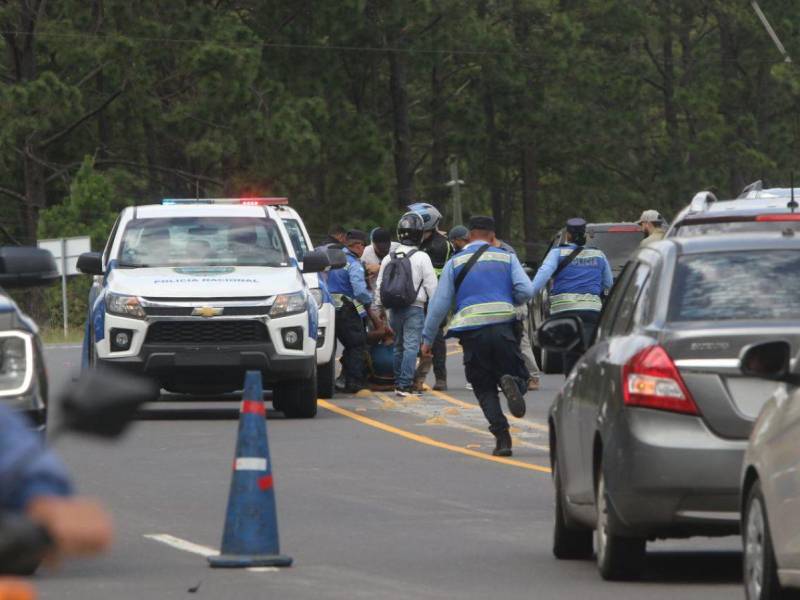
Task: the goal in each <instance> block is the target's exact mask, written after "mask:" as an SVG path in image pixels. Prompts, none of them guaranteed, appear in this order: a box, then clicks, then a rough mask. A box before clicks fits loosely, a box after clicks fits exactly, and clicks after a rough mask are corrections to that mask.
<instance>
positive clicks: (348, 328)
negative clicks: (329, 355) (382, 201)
mask: <svg viewBox="0 0 800 600" xmlns="http://www.w3.org/2000/svg"><path fill="white" fill-rule="evenodd" d="M366 244H367V234H366V233H364V232H363V231H359V230H356V229H354V230H352V231H348V232H347V238H346V239H345V249H344V253H345V256H347V265H345V266H344V267H342V268H341V269H334V270H332V271H330V272H329V273H328V282H327V285H328V291H329V292H330V294H331V297H332V298H333V304H334V306H335V307H336V338H337V339H338V340H339V342H340V343H341V344H342V346H344V350H343V352H342V369H343V370H344V375H345V387H344V391H345V392H347V393H348V394H354V393H356V392H358V391H359V390H362V389H365V388H366V387H367V384H366V363H365V357H366V352H367V332H366V330H365V329H364V317H366V316H367V311H368V310H369V305H370V304H371V303H372V292H370V291H369V288H368V287H367V281H366V277H365V273H364V265H362V264H361V255H362V254H363V253H364V248H365V247H366Z"/></svg>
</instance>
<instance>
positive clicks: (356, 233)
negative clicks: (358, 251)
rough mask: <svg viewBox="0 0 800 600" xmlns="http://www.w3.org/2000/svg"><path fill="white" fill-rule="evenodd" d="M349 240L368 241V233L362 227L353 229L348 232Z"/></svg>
mask: <svg viewBox="0 0 800 600" xmlns="http://www.w3.org/2000/svg"><path fill="white" fill-rule="evenodd" d="M347 242H348V243H349V242H362V243H364V244H366V243H367V234H366V233H364V232H363V231H361V230H360V229H351V230H350V231H348V232H347Z"/></svg>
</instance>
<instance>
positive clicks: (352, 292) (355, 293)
mask: <svg viewBox="0 0 800 600" xmlns="http://www.w3.org/2000/svg"><path fill="white" fill-rule="evenodd" d="M344 253H345V256H347V266H345V267H343V268H341V269H335V270H333V271H330V272H329V273H328V291H329V292H330V293H331V294H344V295H345V296H347V297H348V298H350V299H351V300H355V301H357V302H360V303H361V304H364V305H367V304H371V303H372V292H370V291H369V288H368V287H367V280H366V279H365V277H364V266H363V265H362V264H361V261H360V260H359V258H358V257H357V256H356V255H355V254H353V253H352V252H351V251H350V250H348V249H345V251H344Z"/></svg>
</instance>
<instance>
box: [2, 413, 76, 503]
mask: <svg viewBox="0 0 800 600" xmlns="http://www.w3.org/2000/svg"><path fill="white" fill-rule="evenodd" d="M71 493H72V483H71V482H70V479H69V475H68V474H67V471H66V469H65V468H64V465H63V464H61V461H60V460H58V458H57V457H56V456H55V454H53V453H52V452H50V451H49V450H48V449H46V448H45V447H44V445H43V443H42V441H41V439H40V437H39V434H37V433H36V432H34V431H32V430H31V429H30V425H29V424H28V423H27V421H25V419H23V418H22V417H20V416H19V415H18V414H16V413H15V412H13V411H12V410H10V409H8V408H6V407H0V509H2V510H13V511H21V510H23V509H24V508H25V506H27V504H28V503H29V502H30V501H31V500H32V499H34V498H36V497H37V496H68V495H70V494H71Z"/></svg>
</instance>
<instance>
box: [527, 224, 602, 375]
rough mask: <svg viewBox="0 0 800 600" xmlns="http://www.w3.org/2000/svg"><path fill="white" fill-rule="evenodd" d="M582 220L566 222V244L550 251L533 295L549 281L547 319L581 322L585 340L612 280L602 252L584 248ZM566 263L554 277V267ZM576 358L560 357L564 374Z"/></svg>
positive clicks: (588, 336)
mask: <svg viewBox="0 0 800 600" xmlns="http://www.w3.org/2000/svg"><path fill="white" fill-rule="evenodd" d="M585 246H586V221H584V220H583V219H580V218H576V219H570V220H569V221H567V227H566V243H564V244H561V245H560V246H558V247H557V248H553V249H552V250H550V252H548V253H547V256H546V257H545V259H544V262H543V263H542V266H541V267H539V270H538V271H537V272H536V276H535V277H534V278H533V288H534V293H538V292H539V290H541V289H542V288H543V287H544V286H546V285H547V283H548V282H549V281H550V279H551V278H552V279H553V287H552V288H551V290H550V316H567V315H573V316H576V317H578V318H579V319H580V320H581V321H582V322H583V330H584V334H585V335H586V339H587V340H591V339H592V338H593V337H594V331H595V329H597V323H598V322H599V321H600V311H601V310H603V298H602V297H603V294H604V293H605V292H607V291H608V290H609V289H611V286H612V285H613V283H614V277H613V275H612V273H611V265H609V264H608V259H607V258H606V255H605V254H603V251H602V250H600V249H598V248H586V247H585ZM565 261H570V262H569V263H568V264H567V266H566V267H564V268H563V269H562V270H561V272H560V273H558V274H557V275H556V276H555V277H554V278H553V274H554V273H555V272H556V270H557V269H558V266H559V265H560V264H561V263H562V262H565ZM578 358H580V354H576V353H572V352H571V353H568V354H565V355H564V374H565V375H568V374H569V372H570V371H571V370H572V367H573V366H574V365H575V363H576V362H577V361H578Z"/></svg>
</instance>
